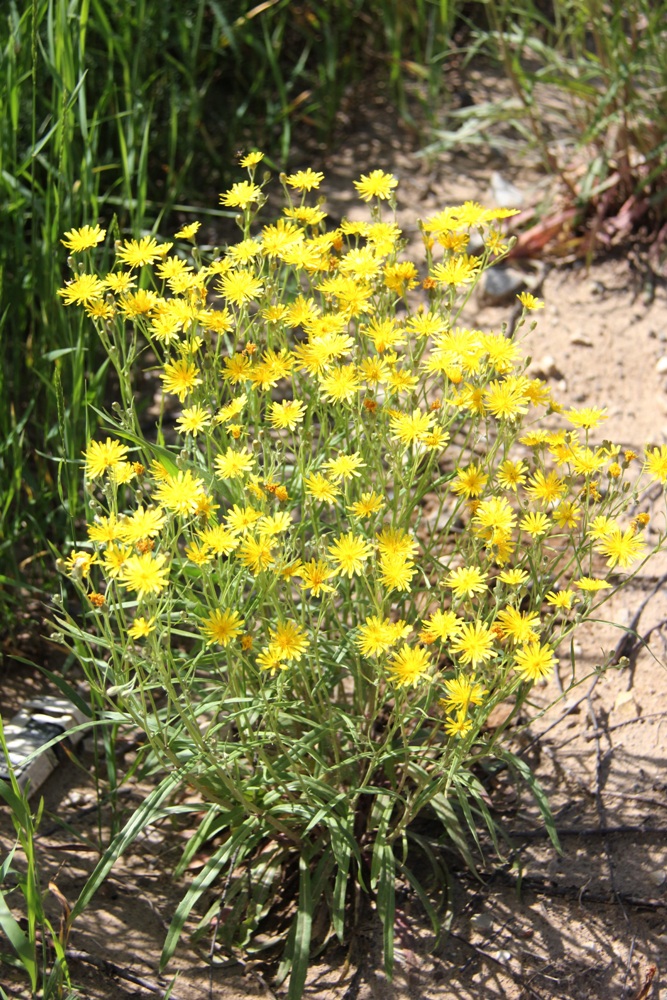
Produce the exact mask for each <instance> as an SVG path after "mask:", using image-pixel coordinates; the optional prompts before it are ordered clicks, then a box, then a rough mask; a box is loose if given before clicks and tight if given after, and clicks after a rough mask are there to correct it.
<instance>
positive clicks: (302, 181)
mask: <svg viewBox="0 0 667 1000" xmlns="http://www.w3.org/2000/svg"><path fill="white" fill-rule="evenodd" d="M285 180H286V181H287V183H288V184H289V186H290V187H293V188H294V190H295V191H316V190H317V189H318V187H319V186H320V184H321V183H322V181H323V180H324V174H323V173H321V172H320V171H319V170H311V168H310V167H308V168H307V169H306V170H297V171H296V173H293V174H288V176H287V177H286V178H285Z"/></svg>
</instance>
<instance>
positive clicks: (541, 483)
mask: <svg viewBox="0 0 667 1000" xmlns="http://www.w3.org/2000/svg"><path fill="white" fill-rule="evenodd" d="M525 489H526V493H527V494H528V495H529V497H530V498H531V500H535V501H539V502H541V503H543V504H549V503H553V502H554V501H555V500H560V498H561V497H562V496H563V494H564V493H565V492H566V490H567V486H566V485H565V483H564V482H563V480H562V479H559V478H558V476H557V475H556V473H555V472H550V473H549V475H548V476H545V475H544V473H543V472H542V471H541V470H538V471H537V472H536V473H535V475H534V476H533V477H532V479H530V480H529V481H528V486H526V487H525Z"/></svg>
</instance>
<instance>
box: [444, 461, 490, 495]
mask: <svg viewBox="0 0 667 1000" xmlns="http://www.w3.org/2000/svg"><path fill="white" fill-rule="evenodd" d="M488 478H489V477H488V476H487V475H486V473H485V472H482V469H481V467H480V466H478V465H475V463H474V462H473V463H472V464H471V465H468V466H467V467H466V468H465V469H461V468H459V469H457V470H456V480H455V481H454V482H453V483H452V490H453V491H454V493H459V494H460V495H461V496H464V497H466V498H467V499H470V497H478V496H479V495H480V494H481V493H482V491H483V489H484V487H485V486H486V483H487V480H488Z"/></svg>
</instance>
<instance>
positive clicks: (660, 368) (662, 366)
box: [655, 354, 667, 375]
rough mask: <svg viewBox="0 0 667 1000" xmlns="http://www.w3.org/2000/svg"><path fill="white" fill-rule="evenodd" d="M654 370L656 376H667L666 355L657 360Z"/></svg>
mask: <svg viewBox="0 0 667 1000" xmlns="http://www.w3.org/2000/svg"><path fill="white" fill-rule="evenodd" d="M655 370H656V371H657V373H658V375H667V354H663V356H662V357H661V358H658V360H657V362H656V366H655Z"/></svg>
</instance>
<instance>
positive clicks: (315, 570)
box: [298, 559, 336, 597]
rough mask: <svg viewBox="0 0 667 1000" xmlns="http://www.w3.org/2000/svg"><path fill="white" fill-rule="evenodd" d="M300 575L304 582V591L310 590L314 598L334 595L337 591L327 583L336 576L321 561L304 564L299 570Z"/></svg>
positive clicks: (314, 560) (316, 560)
mask: <svg viewBox="0 0 667 1000" xmlns="http://www.w3.org/2000/svg"><path fill="white" fill-rule="evenodd" d="M298 575H299V576H300V577H301V579H302V581H303V582H302V584H301V586H302V587H303V589H304V590H310V592H311V593H312V595H313V597H319V596H320V594H321V593H333V592H334V591H335V589H336V588H335V587H332V586H331V584H329V583H327V580H330V579H331V577H332V576H335V575H336V574H335V573H334V571H333V570H332V569H331V567H330V566H327V564H326V563H325V562H323V560H321V559H312V560H311V561H310V562H308V563H304V564H303V565H302V566H301V567H300V568H299V573H298Z"/></svg>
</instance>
